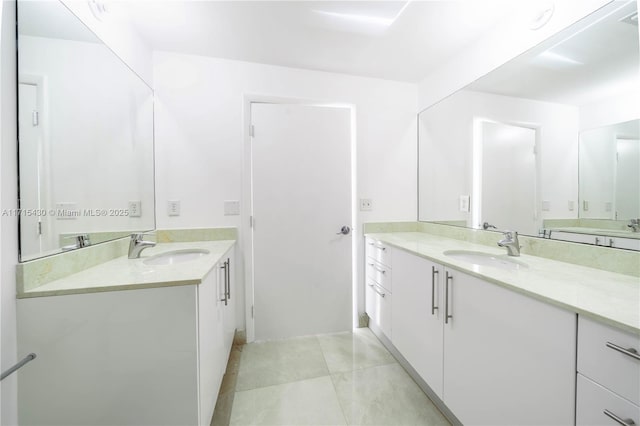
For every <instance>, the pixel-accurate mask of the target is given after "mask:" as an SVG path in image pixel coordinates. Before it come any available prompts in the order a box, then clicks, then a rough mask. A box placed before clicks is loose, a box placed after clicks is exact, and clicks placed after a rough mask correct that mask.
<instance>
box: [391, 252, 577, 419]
mask: <svg viewBox="0 0 640 426" xmlns="http://www.w3.org/2000/svg"><path fill="white" fill-rule="evenodd" d="M392 287H393V303H392V310H391V312H392V324H391V328H392V331H393V334H392V336H391V338H390V340H391V342H392V344H393V346H395V348H396V349H397V350H398V351H399V352H400V353H401V354H402V356H403V357H404V358H405V359H406V360H407V361H408V362H409V363H410V364H411V366H412V367H413V368H414V369H415V370H416V372H417V373H418V374H419V375H420V376H421V377H422V379H424V381H425V382H426V383H427V384H428V385H429V387H430V388H431V389H432V390H433V391H434V393H435V394H436V395H437V396H438V397H439V398H440V399H441V400H442V401H443V402H444V403H445V405H446V406H447V407H448V408H449V409H450V410H451V411H452V412H453V414H454V415H455V416H456V417H457V418H458V420H460V421H461V422H462V423H463V424H491V425H499V424H504V425H513V424H519V425H524V424H531V425H541V424H554V425H570V424H573V423H574V412H575V356H576V349H575V341H576V315H575V314H574V313H571V312H568V311H565V310H562V309H559V308H557V307H554V306H552V305H550V304H547V303H543V302H540V301H537V300H535V299H533V298H530V297H527V296H524V295H521V294H519V293H516V292H514V291H511V290H509V289H506V288H504V287H501V286H498V285H496V284H492V283H489V282H486V281H484V280H482V279H480V278H476V277H474V276H472V275H469V274H466V273H462V272H460V271H457V270H454V269H450V268H445V267H443V266H442V265H440V264H437V263H434V262H432V261H429V260H427V259H425V258H422V257H419V256H417V255H414V254H411V253H409V252H406V251H403V250H399V249H394V250H393V284H392Z"/></svg>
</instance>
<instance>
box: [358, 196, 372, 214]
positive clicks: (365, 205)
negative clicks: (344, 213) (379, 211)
mask: <svg viewBox="0 0 640 426" xmlns="http://www.w3.org/2000/svg"><path fill="white" fill-rule="evenodd" d="M371 210H373V201H371V198H360V211H361V212H369V211H371Z"/></svg>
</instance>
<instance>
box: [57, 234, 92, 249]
mask: <svg viewBox="0 0 640 426" xmlns="http://www.w3.org/2000/svg"><path fill="white" fill-rule="evenodd" d="M63 239H65V240H69V239H73V244H70V245H67V246H62V247H61V249H62V251H69V250H75V249H79V248H82V247H89V246H90V245H91V239H90V238H89V234H80V235H70V236H67V237H63Z"/></svg>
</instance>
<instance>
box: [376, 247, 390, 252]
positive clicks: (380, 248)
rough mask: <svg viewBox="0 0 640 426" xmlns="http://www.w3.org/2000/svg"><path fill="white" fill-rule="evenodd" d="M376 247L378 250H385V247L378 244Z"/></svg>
mask: <svg viewBox="0 0 640 426" xmlns="http://www.w3.org/2000/svg"><path fill="white" fill-rule="evenodd" d="M376 248H377V249H378V250H382V251H385V250H386V249H387V248H386V247H380V246H376Z"/></svg>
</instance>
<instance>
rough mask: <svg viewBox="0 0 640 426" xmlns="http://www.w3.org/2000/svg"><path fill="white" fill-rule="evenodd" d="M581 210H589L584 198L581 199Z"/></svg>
mask: <svg viewBox="0 0 640 426" xmlns="http://www.w3.org/2000/svg"><path fill="white" fill-rule="evenodd" d="M582 211H585V212H588V211H589V202H588V201H586V200H583V201H582Z"/></svg>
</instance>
